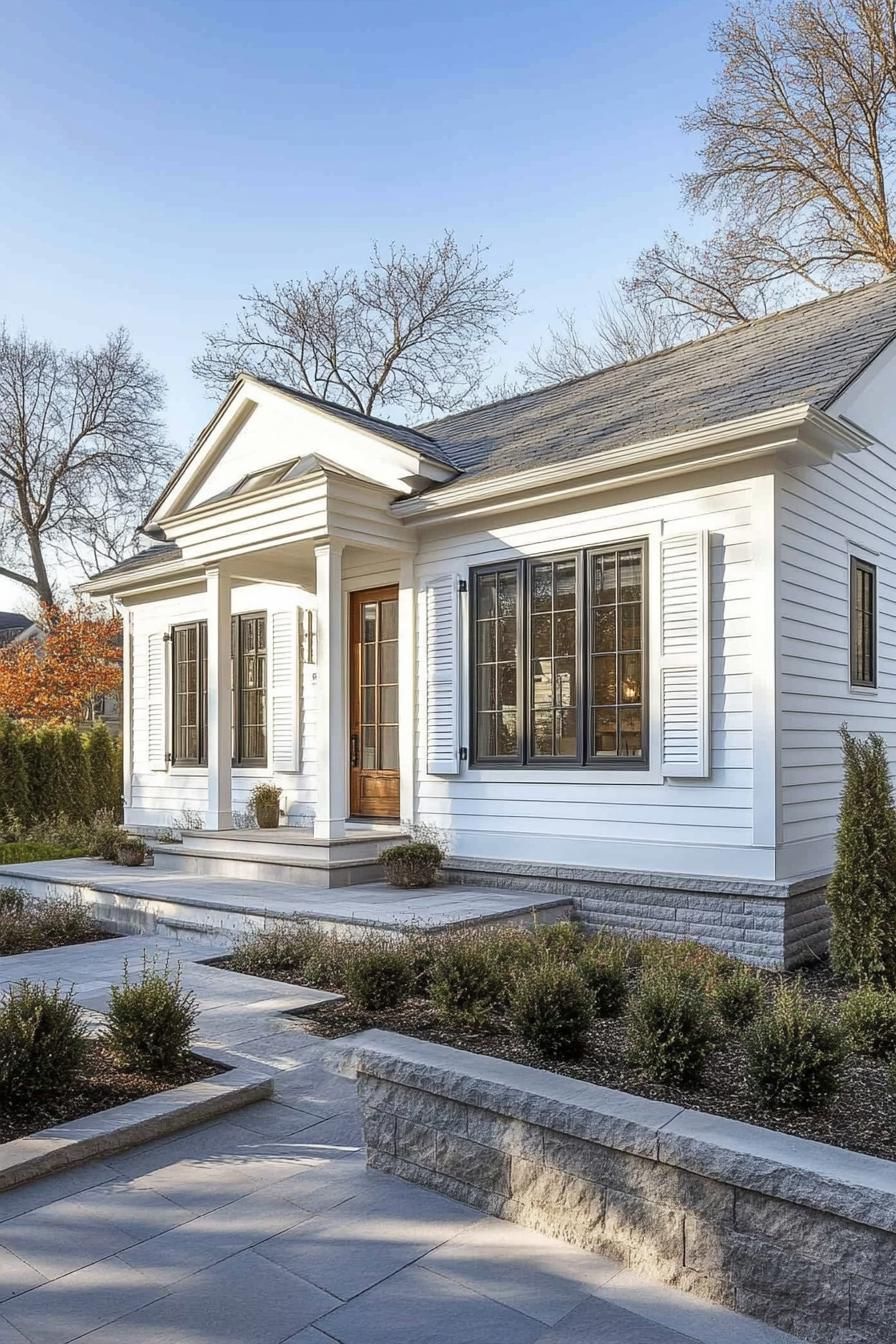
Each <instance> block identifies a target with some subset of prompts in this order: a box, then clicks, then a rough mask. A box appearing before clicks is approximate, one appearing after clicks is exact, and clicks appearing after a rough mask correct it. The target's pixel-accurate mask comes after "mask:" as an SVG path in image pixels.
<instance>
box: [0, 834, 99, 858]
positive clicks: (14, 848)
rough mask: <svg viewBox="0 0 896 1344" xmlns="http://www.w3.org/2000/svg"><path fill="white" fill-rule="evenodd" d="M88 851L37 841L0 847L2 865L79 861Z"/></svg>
mask: <svg viewBox="0 0 896 1344" xmlns="http://www.w3.org/2000/svg"><path fill="white" fill-rule="evenodd" d="M88 852H89V850H88V849H81V848H78V847H72V846H65V845H46V844H41V843H40V842H39V841H37V840H15V841H13V842H12V843H10V844H8V845H0V863H2V864H8V863H46V862H47V861H48V860H50V859H77V858H80V857H81V856H82V855H83V854H87V853H88Z"/></svg>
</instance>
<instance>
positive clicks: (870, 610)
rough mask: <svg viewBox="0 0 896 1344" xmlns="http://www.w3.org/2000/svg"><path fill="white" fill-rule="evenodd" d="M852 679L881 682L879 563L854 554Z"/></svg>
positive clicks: (871, 683) (862, 683) (868, 686)
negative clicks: (869, 561)
mask: <svg viewBox="0 0 896 1344" xmlns="http://www.w3.org/2000/svg"><path fill="white" fill-rule="evenodd" d="M849 680H850V685H852V686H858V687H864V688H865V689H872V688H873V687H875V686H876V685H877V566H876V565H872V564H869V563H868V561H867V560H860V559H859V558H858V556H855V555H854V556H852V557H851V559H850V562H849Z"/></svg>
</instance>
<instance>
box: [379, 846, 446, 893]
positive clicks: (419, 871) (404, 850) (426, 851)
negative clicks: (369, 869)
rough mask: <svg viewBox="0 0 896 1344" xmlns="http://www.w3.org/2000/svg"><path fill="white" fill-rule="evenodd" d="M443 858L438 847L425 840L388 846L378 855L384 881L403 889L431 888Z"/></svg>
mask: <svg viewBox="0 0 896 1344" xmlns="http://www.w3.org/2000/svg"><path fill="white" fill-rule="evenodd" d="M443 857H444V854H443V851H442V849H441V848H440V847H439V845H436V844H432V843H430V842H429V841H426V840H410V841H408V843H407V844H404V845H390V846H389V848H388V849H384V850H382V851H381V853H380V860H381V862H382V865H383V871H384V873H385V876H386V881H387V882H391V884H392V886H393V887H405V888H411V887H431V886H432V884H433V882H434V881H435V876H436V872H437V871H438V868H439V865H440V864H441V862H442V859H443Z"/></svg>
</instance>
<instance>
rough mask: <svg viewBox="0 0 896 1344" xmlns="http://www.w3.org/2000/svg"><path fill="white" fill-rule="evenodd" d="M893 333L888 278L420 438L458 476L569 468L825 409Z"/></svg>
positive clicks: (479, 412) (498, 405) (434, 426)
mask: <svg viewBox="0 0 896 1344" xmlns="http://www.w3.org/2000/svg"><path fill="white" fill-rule="evenodd" d="M894 335H896V277H893V278H890V279H887V280H883V281H880V282H879V283H877V284H873V285H868V286H866V287H865V288H864V289H857V290H851V291H849V292H848V293H845V294H838V295H836V296H835V297H833V298H827V299H822V300H819V301H817V302H815V303H811V304H805V305H803V306H801V307H799V308H791V309H788V310H787V311H785V312H782V313H777V314H775V315H774V316H772V317H767V318H762V319H761V320H758V321H755V322H748V323H744V324H743V325H741V326H737V327H732V328H729V329H728V330H727V331H724V332H720V333H719V334H717V335H715V336H709V337H705V338H704V339H703V340H700V341H692V342H691V343H689V344H688V345H681V346H676V347H675V348H673V349H671V350H665V351H662V352H661V353H659V354H656V355H650V356H648V357H647V358H645V359H641V360H636V361H634V362H632V363H629V364H618V365H614V366H613V367H612V368H608V369H602V370H601V371H600V372H598V373H593V374H588V375H586V376H585V377H583V378H576V379H574V380H572V381H570V382H566V383H559V384H557V385H555V386H553V387H546V388H543V389H541V390H539V391H535V392H529V393H524V394H523V395H522V396H517V397H511V398H510V399H508V400H506V401H498V402H494V403H492V404H491V405H488V406H480V407H477V408H476V409H474V410H470V411H462V412H460V413H458V414H456V415H450V416H447V417H446V418H445V419H442V420H438V421H433V422H431V423H429V424H426V425H422V426H420V428H421V429H422V430H423V431H425V432H426V433H427V434H429V435H431V436H432V437H433V438H435V439H437V440H438V442H439V443H440V444H441V445H442V447H443V448H444V449H445V451H446V452H447V453H448V454H449V455H450V457H451V459H452V460H453V461H454V463H455V464H456V465H457V466H458V467H460V468H461V469H462V470H463V471H464V473H465V474H467V475H474V474H475V475H477V476H482V477H485V476H500V475H504V474H507V473H510V472H514V471H519V470H521V469H524V468H526V467H534V466H540V465H542V464H544V463H549V462H564V461H568V460H573V459H575V458H576V457H578V456H580V455H584V454H587V453H595V452H601V451H605V450H609V449H612V448H623V447H626V446H628V445H631V444H636V443H641V442H644V441H647V440H650V439H655V438H661V437H664V436H666V435H668V434H675V433H678V432H680V431H684V430H693V429H701V428H705V427H707V426H710V425H714V424H723V423H724V422H725V421H727V420H736V419H739V418H740V417H742V416H747V415H754V414H758V413H760V412H762V411H771V410H775V409H777V408H779V407H782V406H789V405H793V404H795V403H798V402H809V403H811V404H813V405H815V406H818V407H819V408H820V409H824V408H825V407H826V406H827V405H829V404H830V402H831V401H832V400H833V398H834V397H835V396H836V394H837V393H838V392H839V391H840V390H841V388H842V387H843V386H844V385H845V384H846V383H847V382H849V381H851V379H852V378H854V377H855V375H856V374H857V373H859V372H860V371H861V369H862V368H863V367H864V366H865V364H866V363H867V362H868V360H869V359H870V358H871V357H872V356H873V355H874V354H876V353H877V352H878V351H879V350H880V348H881V347H882V346H883V345H884V344H886V342H887V341H888V340H889V339H891V338H892V337H893V336H894Z"/></svg>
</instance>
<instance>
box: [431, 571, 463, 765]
mask: <svg viewBox="0 0 896 1344" xmlns="http://www.w3.org/2000/svg"><path fill="white" fill-rule="evenodd" d="M425 692H426V769H427V771H428V772H429V774H431V775H456V774H457V773H458V771H459V769H460V619H459V602H458V579H457V576H456V575H455V574H441V575H439V576H438V577H437V578H434V579H431V580H430V582H429V583H428V584H427V585H426V687H425Z"/></svg>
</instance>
